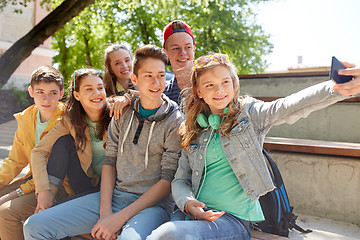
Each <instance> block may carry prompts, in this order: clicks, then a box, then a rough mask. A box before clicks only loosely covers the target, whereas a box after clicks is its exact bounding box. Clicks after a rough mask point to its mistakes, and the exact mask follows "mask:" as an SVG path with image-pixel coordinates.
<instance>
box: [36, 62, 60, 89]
mask: <svg viewBox="0 0 360 240" xmlns="http://www.w3.org/2000/svg"><path fill="white" fill-rule="evenodd" d="M41 82H45V83H51V82H54V83H56V84H57V85H58V87H59V89H60V91H61V90H63V88H64V77H63V76H62V74H61V73H60V71H59V70H57V69H56V68H54V67H52V66H41V67H38V68H37V69H35V70H34V72H33V73H32V74H31V81H30V86H31V87H34V85H35V84H39V83H41Z"/></svg>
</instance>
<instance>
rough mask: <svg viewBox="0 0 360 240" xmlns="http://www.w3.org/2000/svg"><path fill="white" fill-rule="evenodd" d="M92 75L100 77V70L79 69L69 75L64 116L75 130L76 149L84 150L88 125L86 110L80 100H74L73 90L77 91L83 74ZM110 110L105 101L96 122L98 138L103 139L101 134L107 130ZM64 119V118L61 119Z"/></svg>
mask: <svg viewBox="0 0 360 240" xmlns="http://www.w3.org/2000/svg"><path fill="white" fill-rule="evenodd" d="M89 75H93V76H96V77H99V78H101V80H103V78H102V73H101V71H99V70H97V69H90V68H89V69H79V70H76V71H75V72H74V73H73V75H71V78H72V81H71V91H70V94H69V95H68V98H67V100H66V110H65V114H64V115H65V117H66V118H67V119H70V121H71V124H72V127H73V128H74V130H75V145H76V149H77V150H78V149H81V150H84V149H85V147H86V136H85V134H84V133H85V129H86V128H87V127H88V123H87V121H86V116H87V115H86V112H85V110H84V108H83V106H82V105H81V103H80V101H78V100H76V99H75V97H74V91H77V92H78V91H79V87H80V84H81V80H82V79H83V78H84V77H85V76H89ZM109 113H110V110H109V107H108V105H107V104H106V103H105V104H104V107H103V109H102V113H101V119H99V121H98V122H97V124H96V132H97V135H96V137H97V138H99V139H103V136H104V134H105V132H106V130H107V127H108V125H109V123H110V120H111V118H110V115H109ZM62 121H64V120H62Z"/></svg>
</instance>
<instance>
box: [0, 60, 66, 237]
mask: <svg viewBox="0 0 360 240" xmlns="http://www.w3.org/2000/svg"><path fill="white" fill-rule="evenodd" d="M63 86H64V79H63V76H62V75H61V73H60V72H59V71H58V70H57V69H55V68H53V67H51V66H42V67H39V68H37V69H36V70H35V71H34V72H33V73H32V75H31V82H30V86H29V88H28V91H29V94H30V96H31V97H32V98H33V99H34V102H35V104H34V105H32V106H30V107H28V108H27V109H25V110H24V111H23V112H21V113H17V114H15V115H14V117H15V118H16V120H17V122H18V129H17V131H16V133H15V136H14V142H13V144H12V149H11V151H10V154H9V156H8V157H7V158H5V159H4V161H3V163H2V165H1V168H0V239H2V240H6V239H13V240H16V239H24V236H23V231H22V221H24V220H26V219H27V218H28V217H29V216H30V215H32V214H33V213H34V210H35V207H36V197H35V185H34V180H33V179H32V172H31V166H30V171H29V172H28V173H27V174H26V175H25V176H24V177H23V178H20V179H18V180H16V181H13V180H14V179H15V178H16V176H18V175H19V173H20V172H21V171H22V170H23V169H24V168H25V167H26V166H27V165H28V164H29V163H30V153H31V150H32V149H33V148H34V147H35V145H36V144H37V143H38V142H39V140H40V139H41V138H42V137H43V136H44V135H45V134H47V133H48V132H49V131H50V130H51V129H52V128H53V126H55V125H56V124H57V123H58V121H59V120H60V118H61V115H62V113H63V110H64V109H65V106H64V104H63V103H61V102H59V100H60V99H61V98H62V97H63V95H64V89H63Z"/></svg>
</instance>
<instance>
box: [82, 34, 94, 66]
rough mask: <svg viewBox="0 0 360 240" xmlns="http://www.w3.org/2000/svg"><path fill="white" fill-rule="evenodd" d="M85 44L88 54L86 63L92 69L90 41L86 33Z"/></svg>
mask: <svg viewBox="0 0 360 240" xmlns="http://www.w3.org/2000/svg"><path fill="white" fill-rule="evenodd" d="M84 43H85V53H86V61H87V63H88V67H89V68H90V67H92V63H91V56H90V48H89V40H88V39H87V37H86V33H84Z"/></svg>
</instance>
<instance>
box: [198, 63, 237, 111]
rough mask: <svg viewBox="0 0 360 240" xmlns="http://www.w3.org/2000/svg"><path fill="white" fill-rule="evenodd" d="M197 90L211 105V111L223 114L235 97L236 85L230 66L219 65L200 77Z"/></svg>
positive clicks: (199, 95)
mask: <svg viewBox="0 0 360 240" xmlns="http://www.w3.org/2000/svg"><path fill="white" fill-rule="evenodd" d="M196 92H197V95H198V97H199V98H202V99H204V101H205V102H206V103H207V104H208V105H209V107H210V110H211V113H214V114H221V113H222V111H223V109H224V108H225V107H227V106H228V104H229V103H230V102H231V100H232V99H233V98H234V85H233V80H232V78H231V73H230V71H229V69H228V67H226V66H223V65H219V66H216V67H214V68H210V69H208V70H206V72H204V73H203V74H201V76H200V77H198V85H197V87H196Z"/></svg>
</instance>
